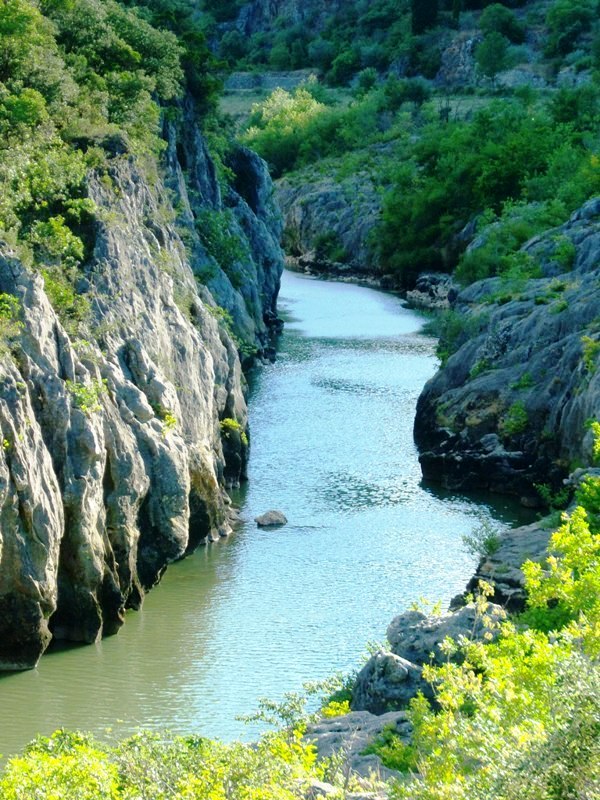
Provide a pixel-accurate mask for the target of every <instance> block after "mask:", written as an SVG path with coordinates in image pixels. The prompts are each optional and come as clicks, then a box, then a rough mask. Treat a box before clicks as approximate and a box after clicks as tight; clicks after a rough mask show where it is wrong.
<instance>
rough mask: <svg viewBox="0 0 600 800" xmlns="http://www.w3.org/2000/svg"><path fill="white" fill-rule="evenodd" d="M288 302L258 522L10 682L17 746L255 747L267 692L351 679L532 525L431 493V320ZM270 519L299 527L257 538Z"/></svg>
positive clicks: (253, 490)
mask: <svg viewBox="0 0 600 800" xmlns="http://www.w3.org/2000/svg"><path fill="white" fill-rule="evenodd" d="M280 308H281V311H282V312H283V315H284V317H285V318H286V321H287V322H286V329H285V333H284V335H283V336H282V338H281V342H280V346H279V352H278V358H277V361H276V363H274V364H271V365H267V366H265V367H262V368H260V369H259V370H257V371H256V374H255V375H254V376H253V377H252V381H251V394H250V422H251V433H252V442H251V443H252V457H251V462H250V481H249V483H248V485H247V487H246V488H245V490H244V491H242V492H240V493H239V494H238V495H237V496H236V497H235V498H234V499H235V500H236V502H238V503H239V504H240V505H241V513H242V517H243V518H244V519H245V520H246V523H245V524H244V525H243V526H242V527H241V528H240V529H239V530H238V531H236V533H235V534H234V535H233V536H231V537H230V538H229V539H228V540H224V541H222V542H220V543H218V544H216V545H212V546H209V547H205V548H201V549H199V550H198V551H197V552H196V553H195V554H194V555H193V556H191V557H190V558H188V559H186V560H185V561H182V562H180V563H178V564H175V565H173V566H171V567H170V568H169V569H168V571H167V573H166V575H165V577H164V579H163V581H162V583H161V584H160V586H158V587H157V588H156V589H154V590H153V591H152V592H151V593H150V594H149V595H148V597H147V598H146V601H145V603H144V607H143V609H142V611H140V612H131V613H129V614H128V619H127V622H126V624H125V626H124V628H123V629H122V631H121V632H120V633H119V635H118V636H114V637H111V638H109V639H106V640H104V641H102V642H100V643H98V644H97V645H95V646H88V647H72V648H66V649H65V648H63V649H60V650H56V651H54V652H51V653H49V654H48V655H46V656H44V658H43V659H42V661H41V664H40V666H39V668H38V669H36V670H33V671H31V672H27V673H20V674H12V675H6V676H2V677H1V678H0V721H1V727H0V753H3V754H4V755H5V756H6V755H8V754H11V753H14V752H16V751H17V750H18V749H20V748H22V746H23V745H24V744H25V743H26V742H27V741H28V740H30V739H31V738H33V736H34V735H35V734H36V733H38V732H41V733H49V732H50V731H52V730H54V729H55V728H57V727H60V726H64V727H67V728H74V729H84V730H91V731H93V732H96V733H98V734H100V735H105V736H106V735H108V736H117V737H120V736H124V735H127V734H129V733H130V732H132V731H134V730H135V729H136V728H138V727H145V728H152V729H159V728H160V729H162V728H168V729H170V730H172V731H175V732H196V733H202V734H205V735H207V736H217V737H221V738H224V739H232V738H236V737H242V736H246V735H247V731H246V729H245V728H244V725H243V723H241V722H240V721H239V720H237V719H236V717H237V715H239V714H247V713H249V712H252V711H253V710H254V709H255V708H256V706H257V701H258V698H259V697H261V696H268V697H271V698H278V697H281V695H282V694H283V693H284V692H285V691H289V690H297V689H299V688H300V687H301V685H302V683H303V682H304V681H307V680H315V679H320V678H324V677H326V676H328V675H330V674H332V673H334V672H337V671H339V670H342V671H346V670H349V669H352V668H353V667H355V666H356V665H357V664H359V662H360V657H361V654H362V653H364V652H365V647H366V644H367V642H368V641H369V640H381V639H383V637H384V636H385V629H386V626H387V624H388V622H389V621H390V620H391V618H392V617H393V616H394V615H395V614H397V613H399V612H400V611H402V610H404V609H406V608H407V607H408V606H409V605H410V604H411V602H413V601H414V600H416V599H418V598H419V597H427V598H430V599H432V600H437V599H441V600H442V601H443V602H444V603H447V602H448V601H449V600H450V598H451V597H452V596H453V595H455V594H456V593H457V592H459V591H461V590H462V589H463V588H464V585H465V583H466V581H467V579H468V577H469V576H470V574H471V572H472V569H473V565H474V559H473V557H472V556H470V555H468V554H467V553H466V552H465V550H464V547H463V545H462V535H463V534H464V533H467V532H470V531H471V530H473V528H474V527H475V526H476V525H477V524H478V522H479V518H480V517H481V516H482V515H483V516H485V517H488V518H491V519H492V520H495V521H496V522H497V524H498V526H499V527H502V526H503V525H507V524H511V523H514V522H516V521H519V510H518V509H517V508H516V507H515V505H514V504H512V503H511V502H510V501H509V500H502V499H500V500H498V501H497V502H495V503H494V504H493V505H491V504H490V502H489V498H474V497H472V496H471V497H465V496H462V495H455V494H451V493H444V492H441V491H439V490H435V489H433V488H431V487H425V486H423V485H422V483H421V480H420V470H419V464H418V460H417V452H416V449H415V447H414V444H413V440H412V425H413V418H414V411H415V405H416V401H417V397H418V395H419V392H420V391H421V388H422V386H423V384H424V383H425V381H426V380H427V379H428V378H429V377H431V375H433V373H434V371H435V369H436V363H437V362H436V358H435V355H434V346H435V343H434V341H433V340H432V339H431V338H429V337H426V336H424V335H422V334H421V333H420V329H421V326H422V318H421V317H420V316H418V315H417V314H416V313H414V312H412V311H409V310H407V309H405V308H404V307H403V305H402V302H401V301H400V300H399V299H398V298H397V297H395V296H393V295H389V294H386V293H383V292H378V291H375V290H372V289H368V288H364V287H359V286H355V285H351V284H344V283H327V282H323V281H317V280H312V279H309V278H306V277H303V276H299V275H295V274H293V273H289V272H288V273H285V275H284V280H283V286H282V292H281V297H280ZM269 508H277V509H281V510H283V511H284V512H285V513H286V515H287V516H288V519H289V524H288V525H287V526H286V527H284V528H280V529H278V530H259V529H257V528H256V526H255V524H254V523H253V522H252V520H253V518H254V517H255V516H256V515H258V514H260V513H262V512H264V511H266V510H267V509H269ZM109 729H110V732H109Z"/></svg>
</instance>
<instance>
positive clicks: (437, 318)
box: [424, 309, 487, 366]
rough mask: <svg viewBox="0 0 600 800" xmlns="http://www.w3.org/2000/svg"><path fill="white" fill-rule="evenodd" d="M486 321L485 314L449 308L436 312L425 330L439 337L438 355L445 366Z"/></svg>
mask: <svg viewBox="0 0 600 800" xmlns="http://www.w3.org/2000/svg"><path fill="white" fill-rule="evenodd" d="M486 322H487V316H486V315H485V314H462V313H460V312H459V311H454V310H453V309H447V310H443V311H439V312H436V313H435V315H434V316H433V317H432V318H431V319H430V320H429V321H428V322H427V323H426V325H425V329H424V330H425V332H426V333H428V334H430V335H432V336H437V337H438V343H437V347H436V355H437V357H438V358H439V359H440V361H441V363H442V366H443V365H444V364H446V362H447V361H448V359H449V358H450V356H451V355H453V354H454V353H456V351H457V350H458V349H459V348H460V347H461V346H462V345H463V344H464V343H465V342H466V341H467V340H468V339H470V338H471V337H472V336H474V335H476V333H478V332H479V330H481V329H482V328H483V326H484V325H485V324H486Z"/></svg>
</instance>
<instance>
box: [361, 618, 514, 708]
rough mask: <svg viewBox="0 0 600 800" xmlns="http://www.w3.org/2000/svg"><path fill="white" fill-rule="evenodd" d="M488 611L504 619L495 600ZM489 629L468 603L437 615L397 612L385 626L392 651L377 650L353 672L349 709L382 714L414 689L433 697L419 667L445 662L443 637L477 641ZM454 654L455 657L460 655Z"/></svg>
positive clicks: (400, 705)
mask: <svg viewBox="0 0 600 800" xmlns="http://www.w3.org/2000/svg"><path fill="white" fill-rule="evenodd" d="M487 614H488V616H489V617H491V618H492V620H494V621H496V622H498V621H500V620H501V619H503V618H504V611H503V609H501V608H500V607H499V606H496V605H494V604H490V606H489V607H488V610H487ZM488 630H489V629H488V628H487V627H486V626H485V625H484V624H483V621H482V619H481V618H480V616H479V615H478V614H477V612H476V609H475V606H474V605H473V604H469V605H465V606H462V607H461V608H459V609H458V610H456V611H451V612H448V613H447V614H442V615H440V616H427V615H425V614H423V613H422V612H420V611H406V612H405V613H404V614H400V615H399V616H398V617H395V618H394V619H393V620H392V622H391V623H390V625H389V627H388V630H387V638H388V641H389V643H390V647H391V652H386V651H385V650H380V651H378V652H377V653H375V654H374V655H372V656H371V658H370V659H369V660H368V661H367V663H366V664H365V666H364V667H363V668H362V670H361V671H360V672H359V673H358V676H357V678H356V682H355V684H354V686H353V688H352V702H351V707H352V710H353V711H369V712H370V713H372V714H383V713H384V712H386V711H389V710H390V709H395V710H398V709H403V708H406V707H407V706H408V704H409V703H410V701H411V700H412V699H413V697H415V696H416V695H417V694H418V693H419V692H422V693H423V694H424V695H425V696H426V697H429V698H431V699H432V698H433V691H432V687H431V686H430V684H428V683H427V681H425V680H424V679H423V677H422V672H421V668H422V667H423V665H425V664H442V663H443V662H445V661H446V659H447V658H448V656H447V655H446V654H445V653H443V652H442V649H441V648H440V644H441V643H442V642H443V641H444V640H445V639H447V638H450V639H453V640H454V641H455V642H456V643H457V644H459V643H460V641H461V640H462V639H463V638H466V639H469V640H472V641H478V640H481V639H482V638H483V637H484V635H485V634H486V633H487V632H488ZM492 635H494V633H492ZM453 658H460V653H457V654H456V655H455V656H453Z"/></svg>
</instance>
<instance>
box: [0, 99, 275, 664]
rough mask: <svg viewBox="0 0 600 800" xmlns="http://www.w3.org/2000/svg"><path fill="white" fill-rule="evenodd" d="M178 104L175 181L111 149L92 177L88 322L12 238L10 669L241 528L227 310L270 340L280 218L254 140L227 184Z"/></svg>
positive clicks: (6, 271) (2, 508)
mask: <svg viewBox="0 0 600 800" xmlns="http://www.w3.org/2000/svg"><path fill="white" fill-rule="evenodd" d="M181 111H182V115H183V118H184V120H185V124H183V125H182V126H181V131H182V133H180V132H179V131H178V130H177V129H176V127H175V125H174V124H173V123H166V127H165V138H166V140H167V144H166V151H165V156H164V164H163V167H164V169H163V170H162V172H163V174H164V179H163V178H161V177H158V175H157V176H155V177H154V179H153V181H152V182H149V181H148V179H147V178H146V176H145V175H144V174H143V173H142V172H140V171H139V169H138V167H137V166H136V163H135V162H134V160H132V159H130V158H129V157H127V156H126V155H124V154H123V153H121V152H120V151H119V154H118V155H117V153H116V151H114V148H113V149H112V150H110V153H113V155H115V158H113V159H109V161H108V171H107V175H105V176H104V177H103V178H102V179H101V178H100V176H98V175H96V174H95V173H91V174H90V175H89V178H88V186H89V196H90V198H91V199H92V200H93V201H94V203H95V206H96V208H97V223H96V228H95V230H94V231H92V234H93V236H94V242H93V245H94V248H93V256H92V257H91V259H90V260H89V261H88V263H86V264H85V265H84V266H83V267H82V269H81V272H82V275H81V280H80V281H79V284H78V288H79V289H80V290H81V291H82V292H83V295H82V298H81V302H82V304H83V303H85V302H86V301H87V302H88V303H89V309H90V310H89V315H88V318H87V319H86V321H85V322H84V323H82V326H81V329H80V330H77V329H76V327H75V326H74V325H73V322H72V320H68V319H64V318H62V311H61V309H60V308H59V309H58V313H57V310H55V309H54V308H53V307H52V305H51V303H50V301H49V299H48V296H47V294H46V290H45V285H44V280H43V279H42V277H41V276H40V275H39V274H36V273H32V272H30V271H29V270H28V269H26V268H25V267H24V266H23V265H22V264H21V263H20V261H19V260H18V258H17V257H16V256H15V254H14V253H13V252H12V251H11V249H10V247H9V246H8V245H6V244H5V243H3V242H1V241H0V292H7V293H10V294H12V295H15V296H16V297H17V298H18V299H19V302H20V304H21V306H22V314H21V317H22V322H23V327H22V330H21V331H20V333H19V335H18V337H17V338H16V340H15V342H14V344H13V346H12V357H11V355H8V354H7V356H6V357H4V358H3V359H2V361H1V362H0V428H1V437H0V440H1V441H2V442H4V444H3V447H0V670H2V669H4V670H6V669H11V670H12V669H25V668H28V667H33V666H35V664H36V663H37V661H38V659H39V657H40V655H41V654H42V653H43V651H44V650H45V648H46V647H47V645H48V642H49V641H50V638H51V636H53V637H54V638H56V639H65V640H70V641H79V642H93V641H96V640H97V639H98V638H99V637H100V636H104V635H109V634H113V633H115V632H116V631H117V630H118V629H119V627H120V626H121V625H122V624H123V621H124V617H125V609H126V608H136V607H138V606H139V605H140V604H141V602H142V599H143V596H144V593H145V592H146V591H147V590H148V589H150V588H151V587H152V586H153V585H154V584H156V583H157V581H158V580H160V577H161V576H162V574H163V573H164V571H165V569H166V568H167V565H168V564H169V563H171V562H172V561H174V560H176V559H178V558H181V557H182V556H183V555H184V554H186V553H188V552H190V551H191V550H193V549H194V548H195V547H197V546H198V545H199V544H202V543H205V542H208V541H216V540H218V539H219V538H220V536H222V535H225V534H226V533H228V532H229V525H228V522H227V514H228V508H229V502H228V498H227V495H226V490H225V489H226V487H225V484H226V482H234V481H239V480H240V479H241V478H242V477H243V474H244V470H245V460H246V455H247V443H246V444H245V443H244V440H243V437H241V436H240V437H238V438H239V441H238V442H237V444H236V447H235V450H234V451H231V450H228V453H227V456H225V454H224V449H223V446H222V431H221V427H220V421H221V420H223V419H225V418H231V419H234V420H235V421H236V422H237V423H239V426H240V428H241V429H242V430H244V429H245V427H246V423H247V410H246V402H245V398H244V388H245V387H244V379H243V376H242V371H241V365H240V360H239V357H238V352H237V346H236V343H235V342H234V341H233V339H232V336H231V335H230V333H229V331H228V330H227V328H226V326H224V325H223V324H220V322H219V319H220V316H219V315H220V314H222V312H215V309H216V306H219V307H221V308H222V309H226V310H227V311H228V312H229V313H230V314H231V317H232V319H233V321H234V325H235V327H236V329H237V331H238V332H239V333H240V334H241V336H242V338H244V339H245V340H246V341H247V342H248V343H249V344H251V345H252V346H253V347H255V348H256V349H257V350H258V351H259V352H260V351H261V350H263V349H266V348H267V347H270V329H269V325H267V324H266V322H265V318H268V319H269V320H273V319H275V318H276V297H277V292H278V289H279V280H280V275H281V270H282V268H283V256H282V252H281V250H280V248H279V245H278V238H279V234H280V230H281V222H280V218H279V217H278V215H277V213H276V210H275V208H274V206H273V203H272V199H270V198H271V195H272V188H271V184H270V182H269V178H268V173H267V170H266V167H265V165H264V164H263V163H262V162H261V161H260V159H258V157H256V156H255V155H254V154H252V153H250V151H246V150H241V151H240V152H239V153H237V154H236V157H235V164H234V165H233V169H234V171H235V170H238V173H237V175H238V177H237V182H238V185H239V190H240V191H239V192H238V191H236V190H235V189H231V190H229V191H228V192H227V196H226V197H222V196H221V190H220V187H219V182H218V180H217V175H216V169H215V166H214V164H213V162H212V160H211V158H210V155H209V153H208V150H207V148H206V145H205V143H204V140H203V138H202V135H201V133H200V131H199V128H198V125H197V121H196V119H195V116H194V110H193V104H192V102H191V101H188V102H186V103H184V104H183V106H182V109H181ZM113 151H114V152H113ZM184 170H185V173H184ZM225 209H227V212H226V213H225ZM202 212H208V213H211V214H213V213H214V214H218V215H221V220H223V224H226V225H227V226H229V229H230V233H231V235H232V236H236V237H238V238H239V240H240V244H241V246H242V247H243V248H244V252H245V253H246V255H245V256H244V263H243V265H241V266H240V267H239V275H240V276H243V284H242V285H243V290H241V289H240V290H238V289H237V288H236V287H235V286H234V285H233V284H232V282H231V279H230V278H229V276H228V275H226V274H225V272H224V271H223V270H222V269H221V267H220V266H219V265H218V264H217V263H216V261H215V260H214V259H213V258H212V257H211V256H210V255H209V254H208V253H207V252H206V250H205V248H204V246H203V244H202V241H201V239H200V237H199V234H198V231H197V227H196V221H195V220H196V218H201V217H200V215H201V213H202ZM182 232H184V234H185V244H184V241H183V239H182V238H181V236H182V235H183V234H182ZM203 284H207V285H208V288H207V286H206V285H203ZM63 322H64V323H65V324H64V325H63Z"/></svg>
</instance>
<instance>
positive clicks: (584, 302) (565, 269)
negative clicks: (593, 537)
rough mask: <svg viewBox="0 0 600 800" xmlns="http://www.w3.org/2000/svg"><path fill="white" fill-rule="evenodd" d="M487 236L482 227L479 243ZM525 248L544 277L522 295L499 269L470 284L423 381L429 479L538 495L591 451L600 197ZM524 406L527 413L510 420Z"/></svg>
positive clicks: (419, 426) (423, 452)
mask: <svg viewBox="0 0 600 800" xmlns="http://www.w3.org/2000/svg"><path fill="white" fill-rule="evenodd" d="M483 243H484V242H483V240H482V237H478V239H476V240H475V241H474V242H473V243H472V244H471V246H470V250H471V251H472V252H474V251H475V250H476V249H477V248H478V247H479V246H481V245H482V244H483ZM569 249H572V255H573V258H572V261H571V258H570V253H569ZM522 251H523V253H524V254H526V255H528V256H530V257H531V258H532V259H534V261H536V262H537V263H538V264H539V265H540V269H541V273H542V275H543V276H544V277H542V278H538V279H535V280H530V281H529V282H527V283H526V284H525V285H524V286H523V288H522V289H520V290H519V292H513V294H512V296H511V295H510V293H507V290H506V287H503V286H502V283H501V281H500V279H498V278H492V279H488V280H485V281H478V282H477V283H475V284H472V285H471V286H469V287H467V288H466V289H465V290H464V291H462V292H461V293H460V295H459V297H458V299H457V301H456V303H455V306H454V307H455V310H457V311H458V312H460V313H462V314H464V317H465V326H464V332H463V333H462V334H461V338H459V341H458V345H459V347H458V350H457V351H456V352H455V353H454V354H453V355H452V356H451V357H450V358H449V359H448V361H447V363H446V364H445V365H444V367H443V368H442V369H441V370H440V371H439V372H438V373H437V374H436V375H435V376H434V377H433V378H432V379H431V380H430V381H429V382H428V383H427V384H426V385H425V387H424V389H423V392H422V394H421V396H420V398H419V401H418V405H417V414H416V419H415V439H416V442H417V445H418V447H419V450H420V462H421V468H422V471H423V475H424V477H425V478H426V479H428V480H433V481H436V482H438V483H442V484H443V485H444V486H446V487H447V488H450V489H460V488H479V489H486V490H491V491H495V492H501V493H508V494H513V495H516V496H517V497H519V498H523V500H524V503H525V504H526V505H529V506H531V505H532V504H533V503H535V502H536V500H537V502H538V503H539V496H538V493H537V491H536V490H535V487H534V485H535V484H536V483H545V484H550V485H551V486H552V487H553V488H555V489H556V488H559V487H560V486H561V483H562V481H563V480H564V479H565V478H566V475H567V472H568V465H569V464H572V463H574V462H579V463H582V464H589V463H591V460H592V442H593V437H592V434H591V431H586V426H585V423H586V420H587V419H589V418H596V417H597V416H598V413H599V409H600V369H589V367H588V366H587V365H586V359H585V354H584V344H583V341H582V340H583V337H585V336H587V337H590V339H591V340H592V341H597V339H598V335H597V330H596V327H595V326H596V321H597V316H598V307H599V306H600V198H594V199H592V200H590V201H589V202H588V203H586V204H585V205H584V206H582V208H580V209H578V210H577V211H576V212H575V213H574V214H573V215H572V216H571V218H570V220H569V221H568V222H567V223H565V224H564V225H561V226H560V227H558V228H555V229H552V230H550V231H547V232H545V233H543V234H541V235H539V236H536V237H534V238H533V239H531V240H530V241H529V242H527V243H526V244H525V245H524V246H523V248H522ZM501 295H506V296H502V297H500V299H498V297H499V296H501ZM515 408H517V409H520V414H521V419H520V421H519V423H518V424H516V425H510V424H508V423H509V422H510V419H511V413H512V412H513V411H514V409H515ZM494 437H495V438H494Z"/></svg>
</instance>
